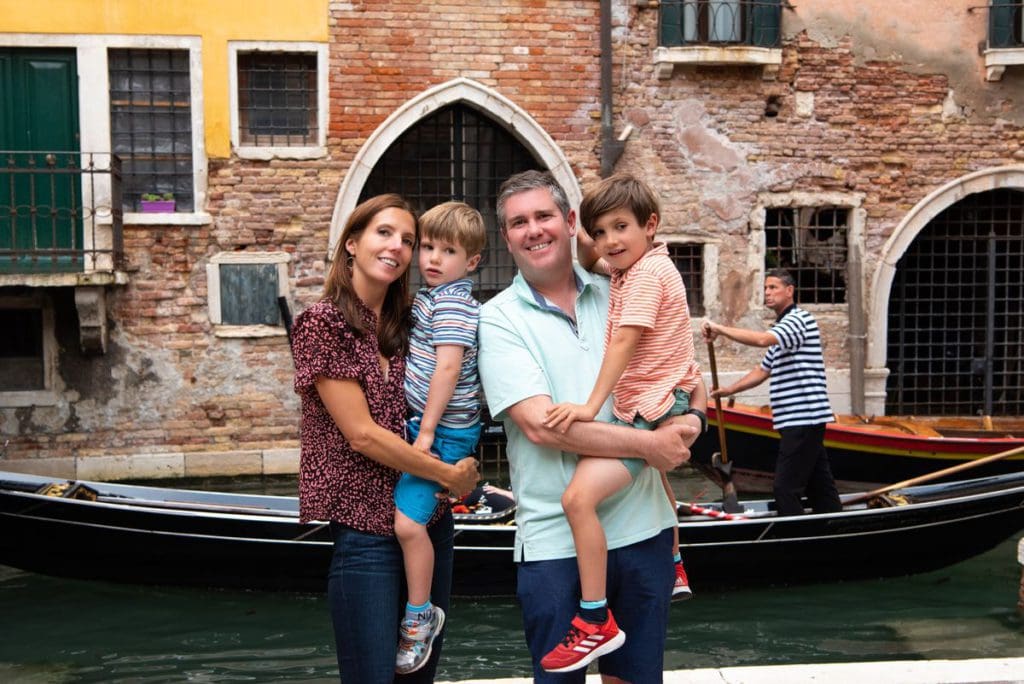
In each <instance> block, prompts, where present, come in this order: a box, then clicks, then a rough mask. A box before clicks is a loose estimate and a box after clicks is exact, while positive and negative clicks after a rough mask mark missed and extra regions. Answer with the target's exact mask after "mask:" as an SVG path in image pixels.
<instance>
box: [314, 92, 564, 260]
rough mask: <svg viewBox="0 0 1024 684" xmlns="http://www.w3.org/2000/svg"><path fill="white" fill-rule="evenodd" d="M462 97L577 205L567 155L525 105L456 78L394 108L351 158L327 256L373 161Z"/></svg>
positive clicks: (335, 211)
mask: <svg viewBox="0 0 1024 684" xmlns="http://www.w3.org/2000/svg"><path fill="white" fill-rule="evenodd" d="M458 102H464V103H468V104H471V105H473V106H474V107H476V108H477V109H479V110H480V111H481V112H484V113H485V114H486V115H487V116H489V117H490V118H492V119H493V120H494V121H495V122H497V123H500V124H501V125H503V126H504V127H505V128H506V129H507V130H508V131H509V132H510V133H512V134H513V135H514V136H515V137H516V138H517V139H518V140H519V142H521V143H522V144H523V145H524V146H525V147H527V148H528V149H529V150H530V151H531V152H533V153H534V154H535V155H536V156H537V157H538V158H539V159H540V160H541V161H542V162H543V163H544V165H545V166H547V168H548V169H550V171H551V173H552V174H554V176H555V178H556V179H557V180H558V182H559V183H561V185H562V187H563V188H565V192H566V194H568V196H569V201H570V202H571V203H572V204H573V205H574V206H575V205H578V204H579V202H580V199H581V197H582V193H581V192H580V187H579V183H578V182H577V180H576V176H575V174H574V173H573V172H572V167H571V166H570V165H569V160H568V159H567V158H566V157H565V155H564V154H563V153H562V150H561V149H560V148H559V147H558V145H557V144H556V143H555V141H554V140H552V139H551V136H549V135H548V134H547V132H546V131H545V130H544V129H543V128H542V127H541V126H540V124H538V123H537V121H536V120H535V119H534V118H533V117H532V116H530V115H529V114H528V113H527V112H526V111H525V110H523V109H522V108H521V107H519V106H518V105H516V104H515V103H514V102H512V101H511V100H509V99H508V98H507V97H505V96H503V95H501V94H500V93H498V92H497V91H495V90H492V89H491V88H488V87H486V86H484V85H482V84H481V83H478V82H476V81H474V80H472V79H468V78H456V79H452V80H451V81H448V82H447V83H442V84H440V85H436V86H434V87H432V88H429V89H427V90H425V91H423V92H422V93H420V94H419V95H417V96H416V97H414V98H412V99H411V100H409V101H408V102H406V103H405V104H404V105H402V106H401V107H399V108H398V109H396V110H395V111H394V112H392V113H391V115H390V116H389V117H388V118H387V119H385V120H384V122H383V123H381V125H380V126H378V127H377V129H376V130H375V131H374V132H373V133H372V134H371V135H370V137H369V138H367V140H366V142H365V143H364V144H363V146H362V148H360V150H359V152H358V154H356V157H355V159H354V160H353V161H352V164H351V166H350V167H349V169H348V172H347V173H346V174H345V178H344V180H343V181H342V183H341V189H340V190H339V191H338V198H337V200H336V201H335V203H334V214H333V215H332V216H331V231H330V240H329V243H328V248H327V249H328V252H327V258H328V259H331V258H332V256H333V255H334V249H335V245H336V244H337V241H338V236H339V235H340V234H341V229H342V228H343V227H344V222H345V218H346V217H347V216H348V215H349V213H350V212H351V211H352V210H353V209H354V208H355V206H356V203H357V202H358V200H359V193H360V192H361V191H362V189H363V185H364V184H365V183H366V180H367V178H368V177H369V176H370V172H371V171H372V170H373V168H374V166H375V165H376V164H377V162H378V161H379V160H380V158H381V157H382V156H383V155H384V153H385V152H386V151H387V149H388V148H389V147H390V146H391V144H392V143H393V142H395V141H396V140H397V139H398V138H399V137H401V135H402V134H403V133H405V131H407V130H408V129H409V128H411V127H412V126H414V125H415V124H416V123H417V122H418V121H419V120H420V119H422V118H424V117H426V116H428V115H429V114H431V113H433V112H435V111H437V110H439V109H441V108H442V107H446V106H448V105H450V104H455V103H458Z"/></svg>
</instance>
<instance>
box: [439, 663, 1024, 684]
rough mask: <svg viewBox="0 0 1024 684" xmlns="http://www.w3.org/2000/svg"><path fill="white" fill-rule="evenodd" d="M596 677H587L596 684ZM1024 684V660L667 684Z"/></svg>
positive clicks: (709, 673)
mask: <svg viewBox="0 0 1024 684" xmlns="http://www.w3.org/2000/svg"><path fill="white" fill-rule="evenodd" d="M530 681H531V680H530V679H473V680H464V681H462V682H460V683H459V684H484V683H487V684H492V683H500V684H527V683H528V682H530ZM600 681H601V679H600V677H599V676H598V675H588V676H587V684H596V683H597V682H600ZM800 682H821V683H822V684H865V682H870V683H873V684H982V683H984V684H1024V658H979V659H976V660H898V661H886V662H871V663H829V664H822V665H771V666H762V667H722V668H706V669H697V670H676V671H673V672H666V673H665V684H799V683H800Z"/></svg>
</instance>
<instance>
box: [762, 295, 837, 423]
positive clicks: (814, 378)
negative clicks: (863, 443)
mask: <svg viewBox="0 0 1024 684" xmlns="http://www.w3.org/2000/svg"><path fill="white" fill-rule="evenodd" d="M771 332H772V334H773V335H775V337H776V338H777V339H778V340H779V343H778V344H773V345H772V346H770V347H768V351H767V353H766V354H765V355H764V359H762V361H761V369H762V370H764V371H767V372H768V373H769V374H770V384H769V398H770V401H771V405H772V422H773V425H774V427H775V429H776V430H780V429H782V428H789V427H799V426H801V425H821V424H823V423H831V422H833V421H834V420H835V417H834V416H833V414H832V406H831V405H830V404H829V401H828V388H827V387H826V385H825V360H824V359H823V358H822V354H821V333H820V331H819V330H818V322H817V321H815V320H814V316H812V315H811V314H809V313H807V312H806V311H804V310H803V309H801V308H799V307H798V306H796V305H793V306H791V307H790V308H788V309H787V310H786V311H784V312H783V313H782V316H780V317H779V319H778V320H777V321H776V322H775V324H774V325H773V326H772V329H771Z"/></svg>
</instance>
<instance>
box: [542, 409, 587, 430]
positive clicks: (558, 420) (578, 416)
mask: <svg viewBox="0 0 1024 684" xmlns="http://www.w3.org/2000/svg"><path fill="white" fill-rule="evenodd" d="M596 415H597V411H595V410H593V409H591V408H590V407H589V406H587V405H586V404H570V403H568V402H564V403H561V404H555V405H554V406H552V407H551V408H549V409H548V412H547V416H546V417H545V418H544V427H546V428H551V429H552V430H560V431H561V432H565V431H566V430H568V429H569V426H571V425H572V424H573V423H574V422H575V421H577V420H582V421H589V420H594V416H596Z"/></svg>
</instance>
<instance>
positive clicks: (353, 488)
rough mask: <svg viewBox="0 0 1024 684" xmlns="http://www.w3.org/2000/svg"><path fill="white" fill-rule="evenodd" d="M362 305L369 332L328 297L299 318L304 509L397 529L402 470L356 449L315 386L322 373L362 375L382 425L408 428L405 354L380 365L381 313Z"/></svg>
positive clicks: (295, 342)
mask: <svg viewBox="0 0 1024 684" xmlns="http://www.w3.org/2000/svg"><path fill="white" fill-rule="evenodd" d="M360 308H361V309H362V315H363V321H364V322H365V323H366V327H367V330H368V332H367V333H366V334H365V335H363V336H362V337H360V336H358V335H357V334H356V333H355V332H354V331H353V330H352V328H351V327H350V326H349V325H348V323H347V322H346V321H345V318H344V316H342V314H341V311H339V310H338V308H337V307H336V306H335V305H334V304H333V303H332V302H330V301H327V300H322V301H320V302H317V303H316V304H314V305H313V306H311V307H310V308H309V309H307V310H305V311H303V312H302V313H301V314H299V315H298V316H297V317H296V319H295V326H294V328H293V330H292V353H293V354H294V356H295V391H296V392H297V393H298V394H299V396H300V397H301V398H302V426H301V434H302V451H301V456H300V465H299V517H300V519H301V520H302V521H303V522H307V521H309V520H333V521H336V522H340V523H342V524H344V525H347V526H349V527H351V528H353V529H356V530H360V531H362V532H366V533H369V534H378V535H385V536H393V535H394V533H395V531H394V523H395V520H394V519H395V501H394V489H395V483H396V482H397V481H398V477H399V475H400V473H399V472H398V471H397V470H393V469H391V468H388V467H386V466H384V465H381V464H380V463H377V462H376V461H374V460H372V459H370V458H367V457H366V456H363V455H362V454H360V453H357V452H356V451H354V450H353V449H352V446H351V445H350V444H349V442H348V440H347V439H345V437H344V436H343V435H342V434H341V431H340V430H339V429H338V426H337V425H336V424H335V422H334V419H333V418H331V414H330V413H328V412H327V407H325V406H324V403H323V401H321V400H320V395H319V393H317V391H316V385H315V383H316V379H317V377H320V376H322V377H325V378H333V379H339V380H341V379H355V380H358V381H359V386H360V387H361V388H362V390H363V393H364V394H365V395H366V403H367V405H368V406H369V407H370V415H371V416H372V417H373V419H374V421H376V422H377V424H378V425H381V426H382V427H385V428H387V429H388V430H391V431H392V432H394V433H396V434H399V435H403V436H404V434H405V392H404V390H403V387H402V385H403V381H404V378H405V359H404V358H402V357H401V356H394V357H392V358H391V359H389V362H390V368H389V370H388V378H387V380H385V379H384V373H383V372H382V371H381V368H380V361H379V360H378V356H377V350H378V342H377V335H376V334H375V333H374V332H373V331H375V330H376V328H377V324H376V317H375V315H374V314H373V312H372V311H370V310H369V309H368V308H366V307H360Z"/></svg>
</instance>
